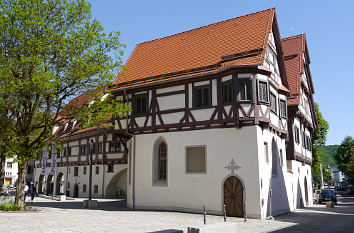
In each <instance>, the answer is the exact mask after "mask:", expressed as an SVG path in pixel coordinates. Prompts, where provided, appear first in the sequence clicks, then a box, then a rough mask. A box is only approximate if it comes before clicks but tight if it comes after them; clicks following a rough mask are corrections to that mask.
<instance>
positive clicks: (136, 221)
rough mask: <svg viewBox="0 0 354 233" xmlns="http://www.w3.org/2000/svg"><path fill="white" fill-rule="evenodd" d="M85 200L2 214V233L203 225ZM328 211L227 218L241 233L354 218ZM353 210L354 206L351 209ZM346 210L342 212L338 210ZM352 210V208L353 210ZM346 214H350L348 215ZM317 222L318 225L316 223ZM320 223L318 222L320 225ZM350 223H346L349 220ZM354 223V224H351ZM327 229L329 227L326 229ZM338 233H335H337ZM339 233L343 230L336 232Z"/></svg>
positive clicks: (194, 218) (210, 219) (196, 217)
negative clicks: (92, 205) (85, 206)
mask: <svg viewBox="0 0 354 233" xmlns="http://www.w3.org/2000/svg"><path fill="white" fill-rule="evenodd" d="M82 200H83V199H76V200H73V201H65V202H57V201H52V200H48V199H43V198H36V199H35V203H33V204H32V205H33V206H34V208H35V209H37V210H39V211H33V212H23V213H14V212H13V213H5V212H0V232H11V233H12V232H16V233H17V232H121V233H130V232H132V233H133V232H134V233H139V232H154V231H161V230H166V229H180V230H184V232H186V229H187V227H188V226H197V225H201V224H202V223H203V216H202V215H201V214H187V213H178V212H158V211H130V210H128V209H127V208H125V207H124V206H122V202H118V201H115V200H107V199H105V200H99V203H98V208H97V209H83V208H82ZM340 205H341V202H340V201H339V207H338V208H334V209H331V210H328V209H327V208H325V206H324V205H315V206H314V207H311V208H306V209H300V210H297V211H295V212H293V213H290V214H286V215H282V216H279V217H277V218H276V219H277V220H257V219H248V220H247V222H244V220H243V219H241V218H228V221H235V222H238V223H239V224H238V229H239V231H238V232H241V233H256V232H285V231H286V232H332V231H323V229H321V226H322V225H323V224H324V223H325V222H321V221H320V220H321V218H324V219H326V218H330V219H332V220H333V218H336V217H337V218H345V219H348V220H350V219H351V220H353V219H354V214H352V212H351V211H350V210H348V208H349V207H350V205H348V206H346V203H342V205H343V206H340ZM351 207H353V206H351ZM342 209H343V210H344V213H342V212H341V211H339V210H342ZM352 209H353V208H352ZM346 211H347V212H346ZM314 220H315V224H313V221H314ZM222 221H223V217H222V216H209V215H208V216H207V223H215V222H222ZM317 221H319V222H317ZM346 221H347V220H346ZM352 222H353V221H352ZM311 224H312V225H311ZM326 229H327V230H328V229H329V228H326ZM334 232H335V231H334ZM337 232H340V231H337Z"/></svg>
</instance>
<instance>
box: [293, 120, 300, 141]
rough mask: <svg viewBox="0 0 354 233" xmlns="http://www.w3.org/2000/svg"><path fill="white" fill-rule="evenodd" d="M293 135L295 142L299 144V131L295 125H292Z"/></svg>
mask: <svg viewBox="0 0 354 233" xmlns="http://www.w3.org/2000/svg"><path fill="white" fill-rule="evenodd" d="M294 136H295V142H296V144H300V132H299V128H298V127H297V126H296V125H294Z"/></svg>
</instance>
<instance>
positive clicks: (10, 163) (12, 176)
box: [4, 158, 18, 187]
mask: <svg viewBox="0 0 354 233" xmlns="http://www.w3.org/2000/svg"><path fill="white" fill-rule="evenodd" d="M17 178H18V163H17V162H16V161H15V159H14V158H10V159H6V162H5V182H4V185H5V187H11V186H15V185H16V182H17Z"/></svg>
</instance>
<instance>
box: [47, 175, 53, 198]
mask: <svg viewBox="0 0 354 233" xmlns="http://www.w3.org/2000/svg"><path fill="white" fill-rule="evenodd" d="M53 191H54V177H53V175H49V176H48V179H47V195H49V194H53Z"/></svg>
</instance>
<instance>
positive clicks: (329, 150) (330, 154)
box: [321, 145, 339, 168]
mask: <svg viewBox="0 0 354 233" xmlns="http://www.w3.org/2000/svg"><path fill="white" fill-rule="evenodd" d="M338 147H339V145H327V146H323V147H322V148H321V149H322V151H323V153H324V161H325V162H326V164H327V165H329V166H330V167H331V168H334V167H338V164H337V162H336V159H335V158H334V155H335V154H336V152H337V149H338Z"/></svg>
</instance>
